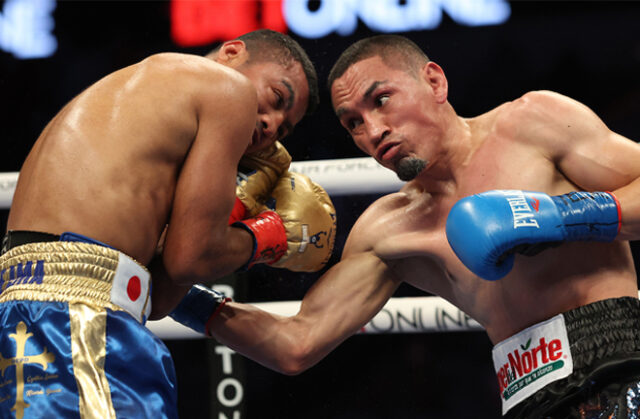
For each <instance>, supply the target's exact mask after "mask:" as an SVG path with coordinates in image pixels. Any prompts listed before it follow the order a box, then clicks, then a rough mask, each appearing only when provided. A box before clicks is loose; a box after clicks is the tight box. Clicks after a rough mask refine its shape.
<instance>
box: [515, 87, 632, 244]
mask: <svg viewBox="0 0 640 419" xmlns="http://www.w3.org/2000/svg"><path fill="white" fill-rule="evenodd" d="M532 97H533V99H532V100H533V101H534V102H535V103H534V105H533V106H532V108H530V109H529V110H528V113H529V114H532V115H533V116H530V117H529V118H532V119H533V123H529V124H528V128H526V130H525V135H530V136H531V137H533V138H536V141H539V143H540V144H542V147H543V149H542V152H543V153H545V154H546V155H548V156H549V158H550V159H551V160H552V162H553V163H554V164H555V165H556V166H557V168H558V169H559V170H560V172H561V173H562V174H563V175H564V176H566V177H567V178H568V179H569V180H570V181H571V182H573V183H574V184H575V185H576V186H577V188H576V189H583V190H586V191H610V192H612V193H613V194H614V195H615V196H616V198H617V199H618V201H619V203H620V209H621V213H622V225H621V230H620V232H619V234H618V236H617V239H619V240H639V239H640V164H639V163H638V162H640V144H638V143H636V142H634V141H631V140H629V139H628V138H625V137H623V136H622V135H619V134H616V133H615V132H613V131H611V130H610V129H609V128H608V127H607V126H606V125H605V123H604V122H603V121H602V120H601V119H600V118H599V117H598V116H597V115H596V114H595V113H594V112H593V111H592V110H590V109H589V108H588V107H586V106H585V105H583V104H581V103H579V102H576V101H574V100H573V99H570V98H568V97H565V96H562V95H559V94H554V93H550V92H536V93H535V94H533V95H532ZM548 192H553V191H548ZM557 192H558V194H559V193H564V192H567V191H557Z"/></svg>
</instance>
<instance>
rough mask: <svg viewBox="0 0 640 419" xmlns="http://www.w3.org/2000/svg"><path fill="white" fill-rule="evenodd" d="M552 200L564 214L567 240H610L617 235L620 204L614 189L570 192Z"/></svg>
mask: <svg viewBox="0 0 640 419" xmlns="http://www.w3.org/2000/svg"><path fill="white" fill-rule="evenodd" d="M551 199H553V201H554V202H555V204H556V207H557V208H558V211H560V215H561V216H562V219H563V222H564V226H565V229H566V233H567V240H573V241H578V240H589V241H603V242H610V241H612V240H613V239H615V238H616V236H617V235H618V232H619V231H620V225H621V216H620V215H621V212H620V204H619V203H618V200H617V199H616V197H615V196H614V195H613V194H612V193H611V192H571V193H568V194H564V195H559V196H554V197H551Z"/></svg>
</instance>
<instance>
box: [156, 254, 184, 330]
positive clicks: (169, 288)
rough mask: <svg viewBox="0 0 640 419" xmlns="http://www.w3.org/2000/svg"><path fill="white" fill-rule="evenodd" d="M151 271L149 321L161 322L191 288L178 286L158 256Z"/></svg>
mask: <svg viewBox="0 0 640 419" xmlns="http://www.w3.org/2000/svg"><path fill="white" fill-rule="evenodd" d="M148 268H149V270H150V271H151V278H152V284H153V285H152V290H151V315H150V316H149V320H160V319H162V318H163V317H165V316H167V315H168V314H169V313H170V312H171V310H173V309H174V308H175V307H176V306H177V305H178V303H179V302H180V301H181V300H182V298H183V297H184V296H185V294H186V293H187V292H188V291H189V289H190V288H191V286H190V285H178V284H176V283H174V282H173V281H171V279H170V278H169V275H168V274H167V271H166V269H164V265H163V264H162V257H161V256H159V255H157V256H156V257H154V258H153V259H152V261H151V263H150V264H149V266H148Z"/></svg>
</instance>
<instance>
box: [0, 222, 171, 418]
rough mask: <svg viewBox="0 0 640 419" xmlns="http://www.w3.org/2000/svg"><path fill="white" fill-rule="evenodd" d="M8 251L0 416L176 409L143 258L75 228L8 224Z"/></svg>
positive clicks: (1, 304)
mask: <svg viewBox="0 0 640 419" xmlns="http://www.w3.org/2000/svg"><path fill="white" fill-rule="evenodd" d="M55 240H58V241H55ZM60 240H62V241H60ZM3 252H4V253H3V254H2V255H1V256H0V324H2V328H1V329H0V373H1V374H0V417H2V418H22V417H25V418H32V417H56V418H101V419H102V418H116V417H118V418H120V417H122V418H125V417H126V418H133V417H144V418H176V417H177V404H176V402H177V400H176V379H175V372H174V368H173V361H172V360H171V356H170V353H169V351H168V349H167V348H166V346H165V345H164V344H163V343H162V341H161V340H160V339H158V338H157V337H156V336H155V335H153V334H152V333H151V332H150V331H149V330H148V329H147V328H146V327H145V326H144V322H145V321H146V318H147V317H148V315H149V313H150V311H151V301H150V295H151V281H150V274H149V272H148V271H147V270H146V268H144V267H143V266H141V265H140V264H138V263H137V262H136V261H134V260H133V259H132V258H130V257H129V256H127V255H125V254H124V253H122V252H119V251H117V250H115V249H113V248H110V247H108V246H106V245H103V244H100V243H99V242H96V241H95V240H92V239H90V238H87V237H84V236H80V235H76V234H72V233H65V234H63V235H62V236H61V237H58V236H54V235H47V234H46V233H37V232H17V233H16V232H12V233H11V234H9V235H8V236H6V237H5V240H4V243H3Z"/></svg>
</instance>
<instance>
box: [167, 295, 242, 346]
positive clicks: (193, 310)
mask: <svg viewBox="0 0 640 419" xmlns="http://www.w3.org/2000/svg"><path fill="white" fill-rule="evenodd" d="M228 301H231V298H227V297H226V296H225V295H224V294H222V293H220V292H218V291H215V290H212V289H211V288H207V287H205V286H203V285H194V286H193V287H191V289H190V290H189V292H188V293H187V295H185V296H184V298H183V299H182V301H180V303H179V304H178V306H177V307H176V308H175V309H174V310H173V311H172V312H171V313H169V317H171V318H172V319H173V320H175V321H177V322H178V323H180V324H183V325H185V326H187V327H188V328H190V329H193V330H195V331H196V332H198V333H203V334H205V335H207V336H211V335H210V334H209V322H210V321H211V320H212V319H213V318H214V317H215V315H216V314H217V313H218V311H220V309H221V308H222V306H224V305H225V303H227V302H228Z"/></svg>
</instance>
